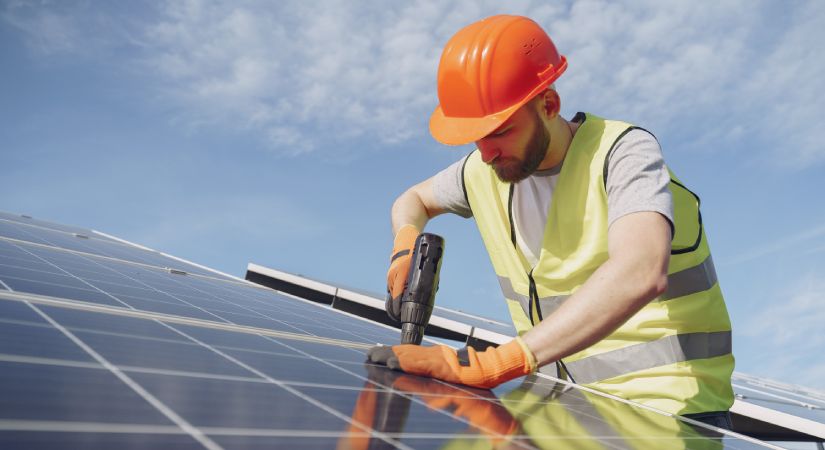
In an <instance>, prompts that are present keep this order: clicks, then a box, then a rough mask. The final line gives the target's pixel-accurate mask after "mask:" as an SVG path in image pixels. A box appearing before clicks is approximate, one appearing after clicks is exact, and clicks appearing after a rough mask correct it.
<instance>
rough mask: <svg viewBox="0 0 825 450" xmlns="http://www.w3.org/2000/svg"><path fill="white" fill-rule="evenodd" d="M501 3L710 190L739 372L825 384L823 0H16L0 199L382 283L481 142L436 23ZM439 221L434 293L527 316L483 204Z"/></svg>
mask: <svg viewBox="0 0 825 450" xmlns="http://www.w3.org/2000/svg"><path fill="white" fill-rule="evenodd" d="M497 13H517V14H524V15H528V16H530V17H532V18H533V19H535V20H536V21H538V22H539V23H540V24H542V25H543V26H544V27H545V28H546V29H547V30H548V32H549V34H550V35H551V36H552V37H553V39H554V41H555V42H556V45H557V47H558V48H559V49H560V51H561V52H562V53H563V54H565V55H566V56H567V57H568V59H569V64H570V65H569V68H568V70H567V72H566V73H565V74H564V76H563V77H562V78H561V79H560V80H559V81H558V82H557V87H558V89H559V91H560V94H561V96H562V102H563V107H562V110H563V113H564V114H565V115H566V116H567V117H571V116H572V115H573V114H574V113H575V112H576V111H588V112H592V113H595V114H598V115H602V116H605V117H610V118H617V119H623V120H626V121H630V122H634V123H636V124H638V125H640V126H643V127H645V128H647V129H649V130H651V131H653V132H654V133H655V134H656V135H657V137H658V138H659V140H660V142H661V143H662V146H663V149H664V153H665V158H666V161H667V163H668V165H669V166H670V167H671V168H672V169H673V170H674V171H675V172H676V173H677V174H678V175H679V177H680V178H681V179H682V180H683V181H684V182H686V183H687V184H689V185H690V186H691V187H692V188H693V190H694V191H696V192H697V193H698V194H699V195H700V196H701V197H702V205H703V218H704V223H705V226H706V229H707V232H708V235H709V238H710V242H711V248H712V251H713V254H714V261H715V262H716V266H717V271H718V274H719V278H720V281H721V283H722V289H723V291H724V293H725V295H726V298H727V302H728V307H729V309H730V312H731V317H732V320H733V324H734V339H735V340H734V349H735V354H736V356H737V370H740V371H743V372H747V373H751V374H754V375H760V376H765V377H770V378H774V379H780V380H784V381H786V382H791V383H797V384H803V385H808V386H811V387H818V388H820V389H825V381H823V380H825V352H824V351H823V350H822V349H823V348H825V331H823V330H825V328H823V324H825V277H823V274H825V202H824V201H823V199H822V195H823V192H825V181H823V177H822V175H821V173H822V170H823V168H825V145H823V142H825V127H822V125H821V124H820V122H821V121H822V118H823V117H825V94H823V92H825V81H823V80H825V46H823V45H822V42H825V31H824V30H823V27H822V24H823V23H825V2H821V1H808V2H805V1H794V2H769V1H728V0H724V1H717V2H706V3H703V4H702V6H701V7H696V6H695V4H694V2H693V1H669V2H659V1H654V0H648V1H632V2H630V1H628V2H607V1H596V0H592V1H590V0H588V1H577V2H560V1H557V2H543V1H540V2H529V1H514V2H507V5H506V8H505V6H502V5H501V2H496V1H489V2H469V1H467V2H452V3H448V2H436V1H432V2H431V1H412V2H398V3H391V2H384V1H370V2H359V3H353V2H344V1H342V2H333V1H316V2H300V1H293V2H290V1H284V2H268V1H238V2H234V1H233V2H200V1H194V0H193V1H171V2H168V3H165V2H102V1H101V2H84V1H54V2H51V1H40V2H36V1H25V2H23V1H13V0H5V1H3V2H2V3H0V61H2V70H0V148H2V150H0V210H5V211H9V212H17V213H27V214H31V215H32V216H34V217H37V218H41V219H45V220H52V221H57V222H62V223H67V224H73V225H80V226H87V227H91V228H94V229H97V230H100V231H104V232H107V233H110V234H113V235H116V236H119V237H122V238H124V239H127V240H130V241H133V242H137V243H141V244H144V245H147V246H149V247H152V248H155V249H158V250H162V251H165V252H168V253H171V254H174V255H177V256H180V257H183V258H187V259H190V260H193V261H195V262H199V263H202V264H206V265H208V266H211V267H214V268H216V269H219V270H222V271H225V272H228V273H232V274H236V275H239V276H242V275H243V273H244V271H245V268H246V264H247V263H248V262H255V263H258V264H262V265H266V266H270V267H274V268H277V269H280V270H284V271H288V272H293V273H300V274H304V275H306V276H308V277H312V278H317V279H322V280H327V281H330V282H334V283H336V284H341V285H347V286H352V287H358V288H362V289H368V290H373V291H382V290H383V289H384V283H385V273H386V268H387V262H388V256H389V253H390V249H391V234H390V226H389V208H390V205H391V204H392V201H393V199H394V198H395V197H396V196H397V195H398V194H400V193H401V192H402V191H403V190H404V189H405V188H406V187H408V186H410V185H412V184H413V183H416V182H418V181H420V180H422V179H424V178H426V177H428V176H430V175H432V174H434V173H435V172H437V171H438V170H440V169H441V168H442V167H445V166H447V165H448V164H450V163H451V162H453V161H455V160H457V159H459V158H460V157H462V156H463V155H464V154H466V153H467V152H469V151H470V150H471V149H470V148H469V147H464V148H449V147H444V146H441V145H439V144H437V143H436V142H435V141H434V140H433V139H432V138H431V137H430V136H429V134H428V131H427V121H428V118H429V114H430V112H431V111H432V109H433V108H434V107H435V105H436V103H437V98H436V94H435V73H436V68H437V63H438V57H439V55H440V52H441V47H442V46H443V44H444V43H445V42H446V40H447V39H448V38H449V37H450V35H452V33H454V32H455V31H457V30H458V29H459V28H461V27H462V26H463V25H466V24H468V23H470V22H472V21H475V20H477V19H479V18H482V17H485V16H487V15H491V14H497ZM429 230H430V231H433V232H437V233H440V234H442V235H443V236H445V237H446V240H447V253H446V257H445V261H444V266H443V268H442V284H441V290H440V292H439V295H438V299H437V301H438V302H439V304H441V305H444V306H449V307H453V308H457V309H461V310H464V311H471V312H476V313H479V314H482V315H486V316H491V317H499V318H506V310H505V308H504V304H503V301H502V300H501V297H500V293H499V291H498V285H497V282H496V281H495V277H494V275H493V271H492V268H491V266H490V263H489V259H488V257H487V255H486V253H485V252H484V250H483V248H482V245H481V241H480V238H479V236H478V232H477V230H476V228H475V224H474V223H473V222H472V221H470V220H464V219H460V218H457V217H442V218H438V219H437V220H435V221H434V222H433V223H431V225H430V227H429ZM310 320H311V319H310Z"/></svg>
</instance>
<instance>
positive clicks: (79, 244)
mask: <svg viewBox="0 0 825 450" xmlns="http://www.w3.org/2000/svg"><path fill="white" fill-rule="evenodd" d="M28 226H29V225H22V227H21V226H18V225H12V227H14V228H15V229H17V230H19V231H21V232H23V233H24V234H26V235H29V236H31V237H32V238H34V239H37V240H41V241H43V242H45V243H46V244H48V245H51V246H52V247H57V248H64V247H63V246H62V245H61V244H59V243H55V242H53V241H52V240H49V239H46V238H45V237H42V236H38V235H35V234H33V233H31V230H26V229H25V228H23V227H28ZM48 231H49V232H52V233H57V236H61V237H72V238H78V237H80V236H83V237H85V238H86V239H89V237H88V236H86V235H82V234H79V233H71V232H66V231H61V230H48ZM55 237H56V236H55ZM71 243H72V245H73V246H75V247H78V248H80V249H86V250H88V251H86V252H85V253H92V254H94V251H95V249H94V248H93V247H91V246H90V245H88V244H86V243H83V242H79V241H77V240H72V241H71ZM107 243H109V242H107ZM111 244H112V245H115V246H119V245H122V244H119V243H116V242H111ZM78 251H81V252H83V250H78ZM147 253H153V252H151V251H150V252H147ZM154 253H157V252H154ZM103 256H108V257H114V258H116V257H115V256H113V255H112V254H107V253H104V254H103ZM133 257H135V258H138V259H140V260H141V261H136V262H143V263H145V264H148V263H149V261H148V260H146V259H143V258H142V257H140V256H137V255H133Z"/></svg>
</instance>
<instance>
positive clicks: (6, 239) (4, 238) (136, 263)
mask: <svg viewBox="0 0 825 450" xmlns="http://www.w3.org/2000/svg"><path fill="white" fill-rule="evenodd" d="M0 241H4V242H8V243H15V244H24V245H31V246H34V247H39V248H45V249H48V250H53V251H58V252H64V253H69V254H76V255H82V256H87V257H94V258H102V259H106V260H109V261H115V262H119V263H123V264H130V265H134V266H138V267H145V268H152V269H161V270H166V269H168V267H161V266H155V265H152V264H147V263H143V262H139V261H131V260H127V259H121V258H115V257H112V256H107V255H100V254H95V253H89V252H82V251H78V250H73V249H68V248H63V247H59V246H54V245H49V244H43V243H39V242H31V241H24V240H20V239H15V238H10V237H7V236H0ZM187 275H188V276H194V277H204V278H210V277H207V276H205V275H201V274H197V273H188V272H187Z"/></svg>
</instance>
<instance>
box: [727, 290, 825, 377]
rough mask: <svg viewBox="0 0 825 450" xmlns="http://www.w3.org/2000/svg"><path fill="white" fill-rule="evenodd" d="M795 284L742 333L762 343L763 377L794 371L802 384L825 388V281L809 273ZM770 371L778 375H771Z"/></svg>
mask: <svg viewBox="0 0 825 450" xmlns="http://www.w3.org/2000/svg"><path fill="white" fill-rule="evenodd" d="M793 281H794V283H793V284H792V285H790V286H789V288H788V289H787V291H786V292H784V293H783V294H781V295H777V296H776V301H775V302H773V304H772V305H771V306H769V307H767V308H764V309H763V310H762V311H759V312H758V313H756V314H755V315H754V316H752V317H751V318H750V319H749V320H747V321H746V322H745V324H744V327H742V329H741V330H738V332H739V333H741V334H742V336H745V337H748V338H751V339H754V340H755V342H758V346H759V349H760V350H759V354H760V355H761V357H762V358H763V361H762V362H764V363H765V364H766V365H765V366H764V367H765V373H762V374H761V375H763V376H772V377H774V378H777V373H776V372H777V371H780V372H789V371H791V372H793V373H794V374H795V375H794V377H795V378H797V379H798V380H799V383H800V384H805V385H809V386H812V387H819V388H825V382H823V379H825V378H823V377H822V375H823V374H825V360H823V358H822V349H823V348H825V333H823V332H822V324H823V323H825V280H823V279H822V278H821V276H820V274H808V275H807V276H805V277H803V278H801V279H800V280H793ZM752 363H753V361H752ZM769 370H770V371H773V372H774V373H767V372H768V371H769Z"/></svg>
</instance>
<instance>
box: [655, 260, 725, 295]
mask: <svg viewBox="0 0 825 450" xmlns="http://www.w3.org/2000/svg"><path fill="white" fill-rule="evenodd" d="M716 282H717V278H716V268H715V267H714V266H713V259H712V258H711V257H710V255H708V257H707V258H705V260H704V261H702V264H699V265H698V266H693V267H690V268H688V269H685V270H682V271H679V272H675V273H672V274H670V275H668V276H667V290H665V293H664V294H662V295H661V296H659V300H670V299H672V298H679V297H684V296H687V295H691V294H695V293H697V292H702V291H707V290H708V289H710V288H712V287H713V285H714V284H716Z"/></svg>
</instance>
